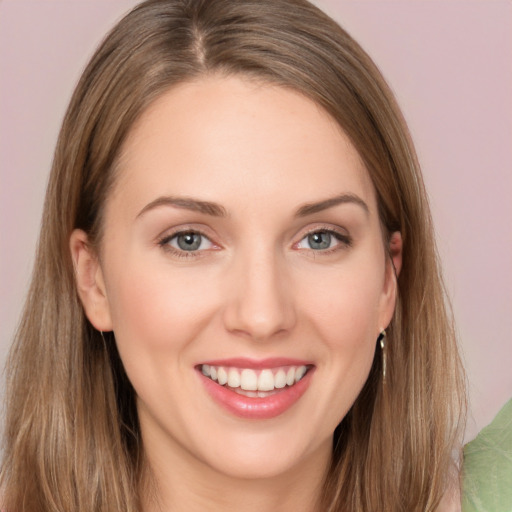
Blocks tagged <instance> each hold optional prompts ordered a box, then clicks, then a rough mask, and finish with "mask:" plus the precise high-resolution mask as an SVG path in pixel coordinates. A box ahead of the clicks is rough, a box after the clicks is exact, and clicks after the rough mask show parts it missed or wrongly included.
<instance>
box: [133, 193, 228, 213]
mask: <svg viewBox="0 0 512 512" xmlns="http://www.w3.org/2000/svg"><path fill="white" fill-rule="evenodd" d="M159 206H174V207H175V208H180V209H183V210H190V211H193V212H199V213H204V214H205V215H212V216H213V217H226V216H227V212H226V209H225V208H224V207H223V206H221V205H219V204H217V203H212V202H210V201H200V200H198V199H192V198H190V197H175V196H162V197H158V198H157V199H155V200H154V201H151V202H150V203H148V204H147V205H146V206H144V208H142V210H141V211H140V212H139V213H138V214H137V217H136V218H139V217H141V216H142V215H144V214H145V213H146V212H148V211H149V210H153V209H154V208H158V207H159Z"/></svg>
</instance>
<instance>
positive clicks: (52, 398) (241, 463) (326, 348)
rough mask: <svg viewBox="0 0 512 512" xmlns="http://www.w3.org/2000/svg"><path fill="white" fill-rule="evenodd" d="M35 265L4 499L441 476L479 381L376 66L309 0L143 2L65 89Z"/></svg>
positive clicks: (361, 503) (183, 503)
mask: <svg viewBox="0 0 512 512" xmlns="http://www.w3.org/2000/svg"><path fill="white" fill-rule="evenodd" d="M36 261H37V263H36V269H35V273H34V277H33V282H32V287H31V290H30V293H29V297H28V300H27V304H26V307H25V312H24V315H23V318H22V322H21V325H20V329H19V331H18V334H17V337H16V341H15V344H14V346H13V349H12V352H11V356H10V360H9V363H8V367H9V371H8V389H7V401H8V406H7V419H6V433H5V445H4V446H5V448H4V462H3V466H2V480H1V483H2V495H3V501H4V503H3V507H4V508H5V509H6V510H13V511H14V510H16V511H20V512H21V511H31V512H32V511H36V510H73V511H77V510H78V511H81V510H84V511H85V510H87V511H90V510H101V511H103V510H105V511H106V510H144V511H153V510H173V511H179V510H188V511H190V510H205V509H207V510H234V509H235V508H236V509H242V510H253V509H254V510H255V509H256V508H257V509H258V510H292V509H293V510H305V511H311V510H321V511H324V510H329V511H338V510H407V511H411V510H435V509H437V508H438V507H439V504H440V502H441V499H442V498H443V495H446V494H447V493H449V492H450V485H449V484H448V483H449V482H452V481H453V479H454V478H456V475H455V472H454V469H453V468H454V461H453V460H452V450H453V449H456V448H457V447H458V441H459V438H458V436H459V425H460V420H461V418H462V413H463V403H464V399H463V379H462V370H461V367H460V362H459V358H458V353H457V347H456V343H455V339H454V334H453V328H452V324H451V320H450V316H449V314H448V312H447V311H446V306H445V301H444V294H443V287H442V281H441V277H440V272H439V269H438V263H437V258H436V253H435V245H434V240H433V235H432V226H431V220H430V215H429V210H428V205H427V201H426V196H425V191H424V188H423V183H422V180H421V175H420V171H419V166H418V163H417V161H416V157H415V153H414V149H413V146H412V143H411V141H410V139H409V136H408V132H407V129H406V126H405V123H404V121H403V119H402V117H401V115H400V112H399V109H398V107H397V105H396V103H395V101H394V98H393V96H392V94H391V92H390V90H389V88H388V87H387V85H386V84H385V82H384V80H383V79H382V77H381V75H380V73H379V71H378V70H377V69H376V67H375V65H374V64H373V63H372V61H371V60H370V58H369V57H368V56H367V55H366V54H365V53H364V52H363V50H362V49H361V48H360V47H359V46H358V45H357V43H355V42H354V41H353V40H352V39H351V38H350V37H349V36H348V35H347V34H346V33H345V32H344V31H343V30H342V29H341V28H340V27H339V26H338V25H336V24H335V23H334V22H333V21H332V20H330V19H329V18H328V17H327V16H326V15H324V14H323V13H321V12H320V11H319V10H318V9H316V8H315V7H313V6H311V5H310V4H308V3H306V2H304V1H300V0H286V1H277V2H276V1H271V0H268V1H264V2H262V1H254V2H251V1H248V2H245V1H244V2H240V1H235V0H218V1H217V0H215V1H211V0H210V1H164V2H162V1H149V2H146V3H144V4H141V5H140V6H139V7H137V8H135V9H134V10H133V11H132V12H131V13H130V14H129V15H128V16H126V17H125V18H124V19H123V20H122V21H121V22H120V23H119V24H118V25H117V26H116V27H115V28H114V29H113V31H112V32H111V33H110V34H109V36H108V37H107V38H106V39H105V41H104V42H103V44H102V45H101V47H100V48H99V49H98V51H97V52H96V54H95V55H94V56H93V58H92V60H91V62H90V64H89V65H88V67H87V69H86V70H85V72H84V74H83V76H82V79H81V81H80V83H79V84H78V86H77V89H76V91H75V94H74V96H73V98H72V100H71V104H70V107H69V109H68V112H67V114H66V117H65V120H64V123H63V127H62V131H61V135H60V138H59V141H58V144H57V149H56V154H55V160H54V165H53V170H52V175H51V178H50V183H49V187H48V193H47V199H46V204H45V213H44V219H43V226H42V232H41V239H40V245H39V250H38V255H37V258H36ZM43 297H44V299H43ZM447 390H449V391H447ZM447 482H448V483H447Z"/></svg>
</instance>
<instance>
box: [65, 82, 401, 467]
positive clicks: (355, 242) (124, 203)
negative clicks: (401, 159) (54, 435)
mask: <svg viewBox="0 0 512 512" xmlns="http://www.w3.org/2000/svg"><path fill="white" fill-rule="evenodd" d="M81 236H83V234H80V232H75V233H74V235H73V237H74V238H73V237H72V248H73V253H74V257H75V259H76V261H77V265H78V268H79V270H80V269H82V268H83V269H85V273H86V274H87V272H89V276H90V279H89V281H88V284H87V286H85V285H83V283H82V287H81V292H80V293H81V295H82V299H83V302H84V305H85V308H86V311H87V314H88V316H89V318H90V320H91V322H92V323H93V324H94V325H95V326H96V327H97V328H98V329H100V330H103V331H106V330H113V331H114V333H115V339H116V341H117V344H118V348H119V353H120V355H121V358H122V361H123V363H124V366H125V368H126V372H127V374H128V377H129V378H130V380H131V382H132V384H133V387H134V389H135V391H136V394H137V407H138V412H139V416H140V424H141V429H142V434H143V439H144V445H145V450H146V452H147V454H148V458H149V460H150V461H152V463H153V464H154V465H155V466H165V465H167V464H169V463H170V462H171V461H172V464H173V465H174V467H176V466H177V467H180V466H179V464H185V465H187V464H188V465H189V466H190V467H192V466H193V467H196V468H197V467H202V468H205V469H206V468H207V469H208V470H212V469H213V470H214V471H216V472H220V473H223V474H225V475H236V476H245V477H270V476H275V475H277V474H282V473H283V472H286V471H290V470H293V469H295V468H297V467H300V465H304V464H309V465H310V467H311V464H313V465H314V464H320V466H319V467H321V466H322V465H323V466H325V463H326V462H327V461H328V459H329V457H330V453H331V446H332V444H331V443H332V435H333V431H334V429H335V427H336V425H337V424H338V423H339V422H340V420H341V419H342V418H343V417H344V416H345V414H346V413H347V411H348V410H349V408H350V407H351V405H352V404H353V402H354V400H355V399H356V397H357V396H358V394H359V392H360V390H361V388H362V386H363V384H364V382H365V381H366V379H367V377H368V373H369V370H370V367H371V365H372V361H373V357H374V352H375V347H376V339H377V336H378V333H379V331H380V329H381V328H382V327H386V326H387V325H388V323H389V322H390V319H391V316H392V313H393V308H394V301H395V277H394V272H393V269H392V265H391V262H390V260H389V258H387V257H386V251H385V248H384V245H383V237H382V233H381V229H380V225H379V218H378V214H377V204H376V197H375V192H374V189H373V186H372V184H371V181H370V179H369V176H368V173H367V171H366V170H365V167H364V165H363V164H362V162H361V160H360V158H359V156H358V154H357V152H356V151H355V149H354V147H353V146H352V145H351V143H350V142H349V140H348V138H347V137H346V136H345V135H344V133H343V132H342V131H341V129H340V128H339V126H338V125H337V124H336V123H335V122H334V121H333V120H332V119H331V118H330V117H329V116H328V115H327V114H326V113H325V112H324V111H323V110H322V109H320V108H319V107H318V106H317V105H316V104H315V103H313V102H312V101H310V100H309V99H307V98H305V97H304V96H302V95H300V94H298V93H296V92H292V91H290V90H287V89H284V88H280V87H277V86H270V85H262V84H256V83H254V82H251V81H249V80H246V79H242V78H236V77H230V78H225V77H224V78H222V77H209V78H203V79H200V80H197V81H195V82H193V83H186V84H182V85H180V86H178V87H175V88H173V89H172V90H170V91H169V92H167V93H165V94H164V95H163V96H161V97H160V98H159V99H158V100H157V101H156V102H154V103H153V104H152V105H151V107H150V108H149V109H148V110H147V111H146V112H145V113H144V114H143V115H142V117H141V118H140V119H139V121H138V122H137V123H136V125H135V126H134V127H133V129H132V130H131V132H130V135H129V137H128V139H127V141H126V143H125V145H124V146H123V149H122V154H121V158H120V161H119V175H118V179H117V182H116V184H115V186H114V189H113V192H112V194H111V196H110V197H109V199H108V201H107V205H106V210H105V226H104V237H103V240H102V247H101V263H98V264H96V263H95V262H94V259H91V260H87V258H88V257H89V256H90V254H89V253H88V252H87V250H86V249H80V247H82V246H83V244H82V245H81V244H80V239H81V238H80V237H81ZM91 269H92V270H91ZM91 276H92V277H91ZM88 286H89V288H88ZM304 372H305V374H304ZM226 379H227V380H228V381H227V382H226ZM296 381H297V382H296Z"/></svg>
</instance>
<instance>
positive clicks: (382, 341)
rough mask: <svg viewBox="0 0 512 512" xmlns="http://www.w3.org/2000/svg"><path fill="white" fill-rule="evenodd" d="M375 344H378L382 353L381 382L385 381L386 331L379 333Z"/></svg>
mask: <svg viewBox="0 0 512 512" xmlns="http://www.w3.org/2000/svg"><path fill="white" fill-rule="evenodd" d="M377 343H380V349H381V352H382V380H383V381H384V382H385V381H386V329H382V331H380V334H379V337H378V338H377Z"/></svg>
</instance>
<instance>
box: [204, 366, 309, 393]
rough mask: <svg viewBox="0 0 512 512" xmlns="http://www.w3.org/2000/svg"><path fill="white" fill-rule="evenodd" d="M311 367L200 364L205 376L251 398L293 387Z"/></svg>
mask: <svg viewBox="0 0 512 512" xmlns="http://www.w3.org/2000/svg"><path fill="white" fill-rule="evenodd" d="M310 368H311V367H310V366H309V365H308V366H306V365H300V366H282V367H279V368H266V369H261V370H254V369H252V368H235V367H224V366H213V365H208V364H202V365H199V370H200V371H201V373H202V374H203V375H204V376H205V377H208V378H209V379H210V380H212V381H214V382H216V383H217V384H219V385H220V386H223V387H225V388H228V389H230V390H231V391H234V392H235V393H238V394H239V395H243V396H247V397H251V398H256V397H257V398H264V397H267V396H271V395H273V394H276V393H279V392H280V391H282V390H284V389H287V388H291V387H293V386H294V385H295V384H296V383H297V382H299V381H300V380H302V379H303V378H304V376H305V375H306V374H307V373H308V371H309V370H310Z"/></svg>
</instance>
